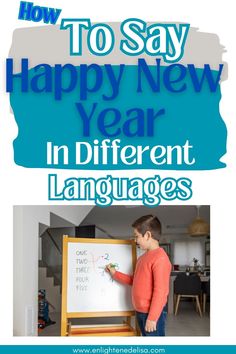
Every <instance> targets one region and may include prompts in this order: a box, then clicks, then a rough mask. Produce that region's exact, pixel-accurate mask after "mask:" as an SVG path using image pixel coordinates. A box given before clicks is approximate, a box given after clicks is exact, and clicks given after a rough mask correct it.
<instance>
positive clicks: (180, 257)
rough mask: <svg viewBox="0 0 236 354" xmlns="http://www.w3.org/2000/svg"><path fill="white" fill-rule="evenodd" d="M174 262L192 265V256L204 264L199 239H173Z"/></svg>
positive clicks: (202, 250) (201, 245)
mask: <svg viewBox="0 0 236 354" xmlns="http://www.w3.org/2000/svg"><path fill="white" fill-rule="evenodd" d="M173 258H174V264H179V265H193V262H192V261H193V258H197V259H198V260H199V263H200V264H201V265H203V264H204V249H203V244H202V242H201V241H175V242H174V257H173Z"/></svg>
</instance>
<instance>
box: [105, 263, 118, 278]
mask: <svg viewBox="0 0 236 354" xmlns="http://www.w3.org/2000/svg"><path fill="white" fill-rule="evenodd" d="M105 269H106V271H107V272H109V273H110V274H111V276H112V277H113V275H114V274H115V272H116V268H115V267H114V265H113V264H111V263H109V264H107V265H106V268H105Z"/></svg>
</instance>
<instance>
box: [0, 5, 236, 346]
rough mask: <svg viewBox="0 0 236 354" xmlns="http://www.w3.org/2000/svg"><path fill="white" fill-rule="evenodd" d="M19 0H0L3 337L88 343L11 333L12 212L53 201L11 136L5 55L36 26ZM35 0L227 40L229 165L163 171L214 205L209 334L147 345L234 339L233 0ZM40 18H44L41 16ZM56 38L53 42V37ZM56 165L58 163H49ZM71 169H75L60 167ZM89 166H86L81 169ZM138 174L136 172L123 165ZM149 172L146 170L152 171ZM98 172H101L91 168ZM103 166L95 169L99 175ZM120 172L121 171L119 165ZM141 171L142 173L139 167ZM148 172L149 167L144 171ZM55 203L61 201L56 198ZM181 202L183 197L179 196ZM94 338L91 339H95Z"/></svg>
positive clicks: (72, 13)
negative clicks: (186, 181)
mask: <svg viewBox="0 0 236 354" xmlns="http://www.w3.org/2000/svg"><path fill="white" fill-rule="evenodd" d="M19 3H20V2H19V1H13V0H10V1H7V2H3V1H2V2H1V5H0V6H1V11H0V18H1V42H0V43H1V44H0V46H1V48H0V49H1V78H0V85H1V98H0V110H1V113H0V198H1V199H0V200H1V248H0V249H1V256H0V279H1V290H0V314H1V324H0V327H1V328H0V333H1V335H0V338H1V339H0V341H1V344H46V343H47V344H66V343H68V344H69V343H70V344H89V341H90V340H89V339H88V338H86V337H85V338H79V339H78V338H77V339H75V338H65V337H63V338H61V337H59V338H56V337H55V338H50V337H48V338H46V337H44V338H43V337H28V338H27V337H21V338H19V337H14V338H13V337H12V317H13V316H12V303H13V301H12V293H13V288H12V264H13V259H12V249H13V245H12V234H13V231H12V215H13V209H12V206H13V205H17V204H48V201H47V174H48V171H47V170H37V169H34V170H33V169H32V170H29V169H25V168H21V167H18V166H16V165H15V164H14V162H13V148H12V140H13V139H14V138H15V137H16V135H17V126H16V124H15V122H14V118H13V116H12V115H10V109H9V101H8V94H6V93H5V58H6V57H7V56H8V51H9V48H10V45H11V39H12V32H13V30H14V29H15V28H20V27H28V26H38V25H37V24H34V23H32V22H26V21H19V20H18V19H17V17H18V9H19ZM34 4H36V5H42V6H51V7H57V8H61V9H63V11H62V14H61V16H60V18H61V17H63V18H66V17H77V18H90V19H91V20H92V21H94V22H96V21H123V20H125V19H127V18H129V17H138V18H140V19H142V20H144V21H155V22H158V21H161V22H169V23H171V22H181V21H182V22H188V23H190V25H191V26H192V27H197V28H199V30H200V31H202V32H209V33H215V34H217V35H218V36H219V37H220V41H221V44H222V45H224V46H225V47H226V53H225V54H224V57H223V59H224V61H226V62H227V63H228V65H229V78H228V80H227V81H225V82H224V83H223V84H222V95H223V97H222V100H221V102H220V112H221V115H222V117H223V118H224V120H225V123H226V124H227V128H228V140H227V155H226V156H225V158H224V162H226V163H227V168H225V169H221V170H216V171H201V172H191V173H181V174H180V173H178V172H168V171H167V172H165V171H162V173H160V175H161V176H162V177H164V176H168V175H170V174H171V175H172V176H173V177H176V178H177V177H178V176H180V175H184V176H185V177H189V178H191V179H192V181H193V197H192V199H191V201H190V202H189V203H191V204H196V205H201V204H210V205H211V251H212V252H211V253H212V258H211V261H212V264H211V266H212V271H211V286H212V296H211V336H210V337H178V338H177V337H176V338H175V337H164V338H149V339H148V344H154V343H157V344H158V345H161V344H236V338H235V318H236V306H235V303H234V302H235V293H236V285H235V284H236V281H235V278H236V276H235V274H236V254H235V246H236V241H235V239H236V233H235V220H236V217H235V210H236V208H235V190H236V187H235V181H236V178H235V175H236V174H235V172H236V168H235V166H236V154H235V153H236V138H235V134H236V112H235V110H236V109H235V102H236V97H235V96H236V90H235V83H236V80H235V78H236V74H235V70H236V64H235V63H236V61H235V49H236V42H235V33H236V31H235V28H234V23H235V19H234V15H235V11H234V8H233V5H234V1H232V0H231V1H227V0H225V1H206V0H203V1H202V0H198V1H189V0H186V1H182V0H179V1H176V0H172V1H170V0H169V1H148V0H145V1H144V2H143V3H142V2H141V1H140V2H137V0H136V1H127V0H126V1H121V0H119V1H111V0H109V1H101V0H100V1H99V0H93V1H88V0H87V1H86V2H85V1H81V0H80V1H72V0H70V1H69V0H67V1H62V0H57V1H56V0H54V1H50V0H47V1H45V0H44V1H43V0H37V1H34ZM40 25H42V24H41V23H40ZM52 45H53V43H52ZM51 171H52V170H51ZM60 174H61V176H63V175H65V176H70V171H66V172H64V173H60ZM87 174H88V172H85V173H80V175H81V176H83V175H87ZM125 174H126V176H134V175H135V171H133V172H132V171H130V172H127V171H126V172H125ZM148 174H151V171H147V172H146V175H148ZM93 175H95V173H93ZM99 175H104V172H100V173H99V172H97V176H99ZM113 175H114V176H115V175H116V176H122V175H123V173H122V172H120V171H119V172H114V174H113ZM136 175H137V173H136ZM143 178H145V171H144V174H143ZM54 204H55V203H54ZM176 204H177V203H176ZM90 343H91V342H90ZM116 343H117V344H128V343H133V344H138V343H139V344H141V343H143V344H144V343H145V338H141V337H140V338H135V337H134V338H122V339H121V338H112V340H111V338H103V337H101V338H96V339H94V340H93V344H116Z"/></svg>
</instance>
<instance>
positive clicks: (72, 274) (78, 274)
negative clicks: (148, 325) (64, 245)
mask: <svg viewBox="0 0 236 354" xmlns="http://www.w3.org/2000/svg"><path fill="white" fill-rule="evenodd" d="M94 241H95V240H94ZM98 242H99V240H98ZM67 252H68V254H67V262H68V263H67V313H77V312H107V311H133V306H132V302H131V286H129V285H122V284H119V283H118V282H116V281H115V280H113V279H112V278H111V276H110V274H109V273H107V272H106V271H105V266H106V265H107V264H108V263H113V264H116V265H117V267H116V269H117V270H119V271H121V272H123V273H126V274H133V267H132V244H119V243H114V244H111V243H107V244H106V243H94V242H93V243H90V242H88V243H86V242H81V243H80V242H79V241H78V242H68V249H67Z"/></svg>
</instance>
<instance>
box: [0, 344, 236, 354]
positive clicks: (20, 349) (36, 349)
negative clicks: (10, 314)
mask: <svg viewBox="0 0 236 354" xmlns="http://www.w3.org/2000/svg"><path fill="white" fill-rule="evenodd" d="M235 351H236V345H163V346H157V345H76V346H72V345H38V346H36V345H9V346H7V345H2V346H0V353H4V354H15V353H17V354H21V353H22V354H31V353H34V354H41V353H44V354H53V353H57V354H79V353H84V354H85V353H89V354H92V353H93V354H94V353H97V354H109V353H117V354H119V353H120V354H121V353H122V354H124V353H127V354H128V353H129V354H130V353H131V354H151V353H153V354H189V353H191V354H199V352H201V353H202V354H204V353H207V354H211V353H212V354H222V353H225V354H235Z"/></svg>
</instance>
